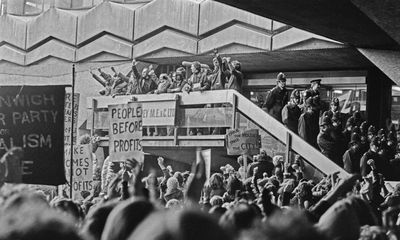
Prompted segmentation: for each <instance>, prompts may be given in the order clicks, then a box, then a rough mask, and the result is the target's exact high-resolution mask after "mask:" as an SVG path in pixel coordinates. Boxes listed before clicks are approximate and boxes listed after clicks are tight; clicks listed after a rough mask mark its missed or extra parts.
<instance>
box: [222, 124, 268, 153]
mask: <svg viewBox="0 0 400 240" xmlns="http://www.w3.org/2000/svg"><path fill="white" fill-rule="evenodd" d="M260 147H261V146H260V135H259V134H258V129H250V130H241V129H233V130H229V131H228V132H227V134H226V150H227V152H228V155H243V154H247V155H254V154H258V153H259V152H260Z"/></svg>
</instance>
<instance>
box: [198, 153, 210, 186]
mask: <svg viewBox="0 0 400 240" xmlns="http://www.w3.org/2000/svg"><path fill="white" fill-rule="evenodd" d="M200 154H201V156H202V157H203V159H204V162H205V165H206V179H207V181H208V179H210V176H211V149H205V150H201V151H200Z"/></svg>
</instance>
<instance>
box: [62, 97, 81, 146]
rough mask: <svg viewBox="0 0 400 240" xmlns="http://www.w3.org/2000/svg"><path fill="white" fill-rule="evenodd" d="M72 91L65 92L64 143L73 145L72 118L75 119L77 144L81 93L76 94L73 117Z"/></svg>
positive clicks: (74, 133)
mask: <svg viewBox="0 0 400 240" xmlns="http://www.w3.org/2000/svg"><path fill="white" fill-rule="evenodd" d="M71 96H72V93H65V108H64V144H66V145H71V128H72V119H73V120H74V129H73V136H74V138H73V144H74V145H76V139H77V129H78V126H77V125H78V112H79V93H75V94H74V117H73V118H72V97H71Z"/></svg>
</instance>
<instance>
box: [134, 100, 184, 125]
mask: <svg viewBox="0 0 400 240" xmlns="http://www.w3.org/2000/svg"><path fill="white" fill-rule="evenodd" d="M142 105H143V126H174V125H175V111H176V101H168V102H161V101H160V102H144V103H142Z"/></svg>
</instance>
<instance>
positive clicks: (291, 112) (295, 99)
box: [282, 89, 301, 134]
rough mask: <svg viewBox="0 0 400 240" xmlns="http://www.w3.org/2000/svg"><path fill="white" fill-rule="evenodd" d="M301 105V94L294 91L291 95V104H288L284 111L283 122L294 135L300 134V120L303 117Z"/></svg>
mask: <svg viewBox="0 0 400 240" xmlns="http://www.w3.org/2000/svg"><path fill="white" fill-rule="evenodd" d="M299 103H300V92H299V91H298V90H296V89H295V90H293V92H292V94H291V95H290V102H288V103H287V104H286V105H285V106H284V107H283V109H282V122H283V124H285V126H286V127H287V128H289V129H290V130H291V131H293V132H294V133H296V134H297V133H298V128H299V118H300V115H301V109H300V108H299Z"/></svg>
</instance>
